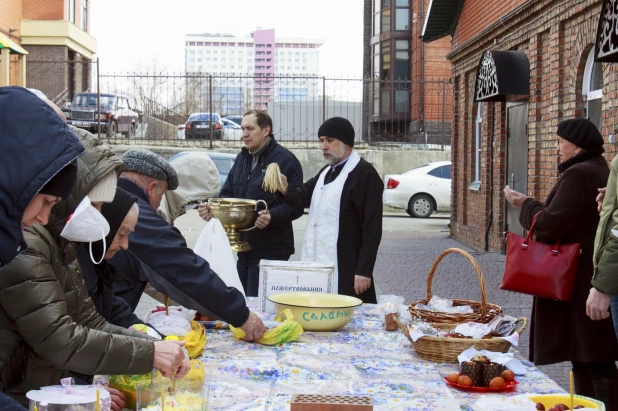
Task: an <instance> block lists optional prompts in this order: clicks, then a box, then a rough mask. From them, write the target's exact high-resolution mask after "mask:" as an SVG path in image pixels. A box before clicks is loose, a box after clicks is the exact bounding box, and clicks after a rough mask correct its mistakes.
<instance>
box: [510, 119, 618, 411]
mask: <svg viewBox="0 0 618 411" xmlns="http://www.w3.org/2000/svg"><path fill="white" fill-rule="evenodd" d="M556 134H557V137H558V151H559V154H560V164H559V165H558V171H559V172H560V178H559V179H558V181H557V182H556V184H555V185H554V187H553V189H552V190H551V192H550V193H549V195H548V196H547V199H546V201H545V204H543V203H541V202H539V201H537V200H534V199H533V198H531V197H528V196H526V195H525V194H522V193H518V192H516V191H513V190H511V189H510V188H509V187H508V186H507V187H506V188H505V189H504V193H505V196H506V199H507V201H508V202H509V203H511V205H513V206H514V207H521V213H520V216H519V221H520V223H521V224H522V226H523V227H524V228H525V229H527V230H529V229H530V226H531V225H532V221H533V219H534V218H535V216H536V215H537V213H538V216H537V219H536V224H535V228H534V229H535V231H534V232H535V234H536V236H537V240H538V241H540V242H543V243H546V244H552V245H553V244H556V243H557V242H558V241H559V242H560V244H570V243H578V244H580V245H581V248H582V254H581V256H580V258H579V263H578V267H577V274H576V277H575V285H574V289H573V294H572V297H571V299H570V301H567V302H561V301H555V300H550V299H547V298H541V297H534V303H533V306H532V321H531V322H532V324H531V329H530V360H531V361H533V362H534V363H535V364H536V365H546V364H554V363H559V362H563V361H571V362H572V363H573V376H574V379H575V390H576V392H577V393H578V394H580V395H585V396H588V397H592V398H596V399H598V400H600V401H603V402H604V403H605V405H606V407H607V410H608V411H612V410H618V370H617V369H616V365H615V361H616V360H618V342H617V341H616V336H615V334H614V330H613V324H612V321H611V319H610V318H608V319H606V320H602V321H592V320H591V319H590V318H589V317H588V316H587V315H586V300H587V298H588V291H589V290H590V281H591V279H592V274H593V264H592V255H593V249H594V238H595V233H596V228H597V225H598V223H599V214H598V212H597V204H596V201H595V199H596V196H597V194H598V191H597V190H598V189H599V188H601V187H605V185H606V183H607V178H608V176H609V168H608V166H607V161H606V160H605V158H604V157H603V156H602V153H603V152H604V149H603V144H604V142H603V137H602V136H601V134H600V133H599V130H598V129H597V128H596V126H595V125H594V124H593V123H592V122H590V121H588V120H585V119H573V120H566V121H563V122H561V123H560V124H558V130H557V132H556Z"/></svg>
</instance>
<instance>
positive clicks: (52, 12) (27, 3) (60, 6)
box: [23, 0, 66, 20]
mask: <svg viewBox="0 0 618 411" xmlns="http://www.w3.org/2000/svg"><path fill="white" fill-rule="evenodd" d="M65 8H66V6H65V0H23V18H24V19H29V20H64V19H65Z"/></svg>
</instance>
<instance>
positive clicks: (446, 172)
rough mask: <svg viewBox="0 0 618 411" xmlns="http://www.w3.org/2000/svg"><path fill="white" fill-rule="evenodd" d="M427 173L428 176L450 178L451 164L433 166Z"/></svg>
mask: <svg viewBox="0 0 618 411" xmlns="http://www.w3.org/2000/svg"><path fill="white" fill-rule="evenodd" d="M427 174H428V175H430V176H434V177H438V178H445V179H450V178H451V166H450V165H449V166H442V167H438V168H434V169H433V170H431V171H430V172H429V173H427Z"/></svg>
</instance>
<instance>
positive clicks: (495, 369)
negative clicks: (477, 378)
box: [483, 362, 506, 387]
mask: <svg viewBox="0 0 618 411" xmlns="http://www.w3.org/2000/svg"><path fill="white" fill-rule="evenodd" d="M505 369H506V367H505V366H504V365H501V364H497V363H495V362H490V363H489V364H484V365H483V387H489V383H490V382H491V380H493V379H494V378H496V377H501V376H502V372H503V371H504V370H505Z"/></svg>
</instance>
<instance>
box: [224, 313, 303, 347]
mask: <svg viewBox="0 0 618 411" xmlns="http://www.w3.org/2000/svg"><path fill="white" fill-rule="evenodd" d="M282 315H285V318H286V319H285V321H283V322H282V323H281V324H280V325H279V326H277V328H274V329H272V330H268V331H266V332H265V333H264V335H263V336H262V338H260V339H259V340H256V341H255V342H257V343H260V344H264V345H276V344H283V343H287V342H290V341H298V340H299V339H300V336H301V335H302V334H303V332H305V331H304V330H303V327H302V326H301V325H300V324H299V323H298V322H297V321H296V320H294V315H293V314H292V311H290V310H289V309H287V310H284V311H282V312H281V314H279V316H278V317H277V319H276V320H275V321H277V322H281V316H282ZM230 330H232V334H234V337H236V338H238V339H239V340H242V339H243V338H245V337H246V336H247V334H246V333H245V332H244V331H243V330H242V329H240V328H236V327H232V326H231V325H230Z"/></svg>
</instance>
